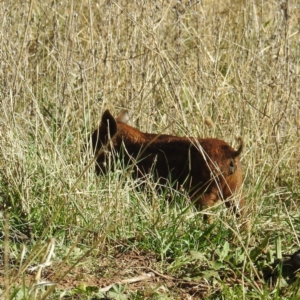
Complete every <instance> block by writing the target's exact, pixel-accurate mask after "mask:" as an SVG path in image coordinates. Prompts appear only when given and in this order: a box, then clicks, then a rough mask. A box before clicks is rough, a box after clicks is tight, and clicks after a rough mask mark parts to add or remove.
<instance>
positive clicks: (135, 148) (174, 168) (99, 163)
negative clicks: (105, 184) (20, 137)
mask: <svg viewBox="0 0 300 300" xmlns="http://www.w3.org/2000/svg"><path fill="white" fill-rule="evenodd" d="M128 120H129V117H128V112H127V111H123V112H122V113H121V114H120V115H119V116H117V117H116V118H114V117H113V116H112V115H111V113H110V112H109V110H106V111H105V112H104V113H103V115H102V119H101V123H100V126H99V128H98V129H96V130H95V131H94V132H93V134H92V138H91V139H92V147H93V151H94V153H95V155H96V156H97V159H96V172H97V174H101V173H106V172H107V171H108V169H109V168H113V167H114V166H113V159H111V160H110V162H109V156H110V155H111V153H112V152H115V153H117V155H119V157H120V158H121V159H122V160H123V161H124V163H125V165H127V164H131V165H133V175H134V176H135V177H143V176H144V175H145V174H149V173H150V172H153V175H154V177H155V178H156V179H157V180H158V181H159V182H160V183H161V184H165V183H166V182H167V181H168V182H170V183H173V184H174V186H175V187H176V186H177V187H183V188H184V189H185V190H187V191H188V193H189V196H190V198H191V200H192V201H193V202H194V204H195V205H196V207H197V208H199V209H201V208H203V207H207V206H212V205H214V204H215V203H216V202H217V201H218V200H219V199H221V200H224V201H225V205H226V206H227V207H228V208H230V209H231V211H232V212H234V213H236V214H237V215H240V214H241V212H242V210H243V208H244V196H243V193H242V190H241V189H242V183H243V177H242V170H241V163H240V160H239V155H240V154H241V152H242V149H243V141H242V139H241V138H240V139H239V142H240V146H239V148H238V149H237V150H234V149H233V148H232V147H231V146H229V145H228V144H227V143H226V142H224V141H222V140H219V139H215V138H192V137H178V136H172V135H166V134H151V133H145V132H141V131H139V130H138V129H136V128H134V127H132V126H130V125H128V124H127V122H128Z"/></svg>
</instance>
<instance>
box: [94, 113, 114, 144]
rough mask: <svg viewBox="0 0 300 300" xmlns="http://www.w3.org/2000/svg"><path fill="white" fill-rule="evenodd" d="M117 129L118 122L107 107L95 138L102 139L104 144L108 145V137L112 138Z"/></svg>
mask: <svg viewBox="0 0 300 300" xmlns="http://www.w3.org/2000/svg"><path fill="white" fill-rule="evenodd" d="M117 130H118V127H117V122H116V120H115V119H114V117H113V116H112V115H111V113H110V111H109V110H108V109H107V110H106V111H105V112H104V113H103V115H102V119H101V124H100V127H99V130H97V131H98V132H97V136H95V138H96V139H98V140H100V141H101V143H102V145H106V144H107V141H108V138H112V137H113V136H114V135H115V134H116V133H117ZM93 142H94V141H93ZM96 143H97V142H96Z"/></svg>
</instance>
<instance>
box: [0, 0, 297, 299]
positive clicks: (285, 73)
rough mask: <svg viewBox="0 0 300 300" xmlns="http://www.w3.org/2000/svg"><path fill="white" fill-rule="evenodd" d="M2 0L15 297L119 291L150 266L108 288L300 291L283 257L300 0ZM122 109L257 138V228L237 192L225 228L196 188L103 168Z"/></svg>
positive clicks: (291, 185) (1, 119)
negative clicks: (98, 160)
mask: <svg viewBox="0 0 300 300" xmlns="http://www.w3.org/2000/svg"><path fill="white" fill-rule="evenodd" d="M0 7H1V9H0V20H1V23H0V100H1V108H2V109H1V112H0V150H1V151H0V157H1V160H0V168H1V169H0V192H1V194H0V213H1V219H0V232H1V235H2V239H1V241H0V257H1V259H2V260H1V264H0V298H1V297H3V299H7V300H8V299H46V298H48V299H50V298H51V299H58V298H59V297H63V296H65V297H67V296H68V297H70V298H68V299H75V297H77V298H76V299H104V298H103V295H104V292H101V291H100V290H99V288H100V287H103V286H105V285H108V284H110V283H114V282H119V281H120V280H123V279H125V278H130V277H135V276H138V275H139V274H141V273H143V272H144V273H145V272H147V270H148V271H149V270H150V269H151V270H152V271H153V270H154V272H156V273H155V275H156V277H155V278H156V279H155V280H152V281H151V280H150V281H142V282H139V284H136V286H132V285H130V284H127V285H126V284H125V285H123V284H120V285H115V286H114V287H113V288H112V289H110V291H109V292H107V293H106V295H107V297H110V298H111V299H125V298H126V297H127V298H126V299H199V298H201V297H206V299H252V298H253V299H296V298H293V297H299V292H298V289H299V288H298V279H297V276H296V277H295V278H294V279H293V280H294V281H295V282H292V281H293V280H291V281H289V278H288V279H287V277H293V274H289V276H280V275H282V274H281V273H280V272H279V273H280V274H279V275H278V274H277V273H276V271H274V270H275V269H276V267H274V266H273V265H272V263H273V262H274V259H275V258H281V256H282V254H292V253H293V252H295V251H296V250H297V249H299V230H300V224H299V216H300V214H299V213H300V212H299V208H298V202H299V200H300V199H299V198H300V182H299V172H300V154H299V147H300V142H299V141H300V139H299V135H300V121H299V120H300V113H299V112H300V104H299V103H300V102H299V90H300V89H299V87H300V84H299V70H300V64H299V62H300V46H299V45H300V44H299V1H296V0H290V1H274V0H273V1H272V0H269V1H268V0H266V1H256V0H252V1H250V0H244V1H238V0H235V1H229V0H228V1H215V0H203V1H136V0H133V1H122V0H121V1H90V0H83V1H78V0H71V1H65V0H63V1H33V0H31V1H29V2H26V1H21V2H20V3H18V2H14V1H8V0H6V1H3V2H2V3H1V4H0ZM106 108H109V109H110V110H111V112H112V113H113V114H114V115H117V114H118V112H119V111H120V110H121V109H123V108H127V109H129V110H130V113H131V123H132V124H133V125H134V126H136V127H138V128H139V129H140V130H142V131H147V132H153V133H161V132H163V133H170V134H176V135H182V136H183V135H189V136H200V137H218V138H221V139H224V140H225V141H227V142H228V143H229V144H231V145H233V146H234V147H236V146H237V142H236V137H239V136H241V137H242V138H243V140H244V142H245V145H246V147H245V150H244V152H243V154H242V157H241V159H242V164H243V169H244V175H245V182H244V191H245V195H246V198H247V210H248V219H249V220H250V221H251V222H252V230H251V234H250V235H248V236H247V235H246V234H244V233H242V232H241V231H240V226H239V222H238V220H236V219H235V218H234V217H233V216H232V215H230V213H229V212H228V211H227V210H226V209H224V207H223V205H219V206H218V208H216V209H212V210H210V211H209V213H211V214H214V215H215V218H214V219H215V221H214V224H213V225H209V224H206V223H203V221H202V215H203V213H202V212H197V211H195V209H194V208H193V206H192V205H191V203H190V200H189V199H188V197H187V196H186V194H184V192H183V193H181V192H178V191H175V190H173V189H172V188H171V187H169V188H167V189H165V191H164V192H163V193H158V192H157V189H156V185H157V184H158V183H157V182H154V181H153V180H152V179H151V178H146V179H145V182H139V181H135V180H133V179H132V178H131V177H130V176H129V175H128V172H126V170H125V171H124V168H121V167H120V168H119V169H118V170H117V171H116V172H114V173H109V174H107V175H106V176H102V177H97V176H96V175H95V174H94V168H93V166H92V167H90V168H88V169H87V168H86V166H87V165H88V163H89V161H90V159H91V158H90V157H89V155H88V153H86V154H84V155H82V153H81V149H82V146H83V145H84V144H85V143H86V142H87V141H88V137H89V133H90V132H91V131H92V130H93V129H94V128H95V127H96V126H97V125H98V123H99V121H100V117H101V114H102V112H103V111H104V110H105V109H106ZM208 120H210V121H208ZM211 122H213V124H214V126H210V124H211ZM207 125H208V126H207ZM166 198H168V199H172V200H171V201H166V200H165V199H166ZM132 253H134V254H135V255H136V256H139V257H140V261H139V262H142V261H143V263H140V265H139V263H135V265H134V267H132V268H130V267H128V268H129V269H128V270H127V268H126V266H128V265H130V263H129V262H131V261H135V262H136V260H135V259H136V258H133V257H134V256H132ZM129 254H130V255H129ZM120 255H128V256H126V259H128V261H127V260H126V259H125V258H124V257H123V256H122V257H123V258H122V259H123V260H122V261H123V262H124V261H126V266H125V267H124V266H122V267H120V266H121V259H120ZM128 257H130V258H128ZM147 257H148V258H147ZM147 259H148V260H147ZM146 261H147V262H148V263H147V267H146V263H145V262H146ZM147 268H148V269H147ZM268 268H269V269H270V272H271V271H273V273H272V274H273V277H272V278H273V282H272V283H270V281H269V280H267V279H266V278H264V277H266V275H265V274H266V272H267V271H266V270H269V269H268ZM273 268H274V269H273ZM125 271H126V272H127V271H128V272H127V273H126V272H125ZM149 272H150V271H149ZM270 272H269V273H270ZM79 274H81V275H80V276H79ZM158 274H160V275H158ZM274 274H277V275H278V276H277V275H276V276H275V275H274ZM278 277H282V279H281V280H279V279H278ZM70 278H73V279H72V280H71V279H70ZM74 278H75V279H74ZM2 279H3V280H2ZM96 279H97V280H98V281H95V280H96ZM188 281H191V282H193V283H195V282H196V283H197V282H198V283H199V285H196V284H195V285H193V286H192V285H191V284H190V285H188V284H186V282H188ZM182 282H185V284H183V283H182ZM171 283H172V284H171ZM49 285H50V286H49ZM297 295H298V296H297ZM71 297H74V298H71ZM80 297H81V298H80ZM101 297H102V298H101ZM122 297H123V298H122ZM189 297H190V298H189Z"/></svg>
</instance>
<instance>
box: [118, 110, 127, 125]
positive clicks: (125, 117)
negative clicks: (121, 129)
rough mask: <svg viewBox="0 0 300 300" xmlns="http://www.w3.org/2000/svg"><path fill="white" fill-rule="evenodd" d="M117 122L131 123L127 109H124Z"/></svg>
mask: <svg viewBox="0 0 300 300" xmlns="http://www.w3.org/2000/svg"><path fill="white" fill-rule="evenodd" d="M116 121H117V122H121V123H128V122H129V112H128V110H127V109H123V110H122V111H121V112H120V114H119V115H118V116H117V117H116Z"/></svg>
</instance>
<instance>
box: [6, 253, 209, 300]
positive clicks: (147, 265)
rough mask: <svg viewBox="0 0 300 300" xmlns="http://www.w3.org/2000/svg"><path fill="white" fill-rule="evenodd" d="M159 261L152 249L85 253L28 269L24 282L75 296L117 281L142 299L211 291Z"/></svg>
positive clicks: (106, 290)
mask: <svg viewBox="0 0 300 300" xmlns="http://www.w3.org/2000/svg"><path fill="white" fill-rule="evenodd" d="M160 265H161V263H160V262H159V261H158V259H157V256H156V255H155V254H154V253H150V252H148V253H143V252H137V251H131V252H127V253H117V254H115V255H111V256H104V255H98V256H96V257H95V256H93V257H92V258H91V257H86V258H85V259H84V260H82V261H80V262H79V263H78V264H77V265H75V266H74V267H73V268H72V264H67V263H61V262H59V261H56V262H53V263H52V264H51V265H50V266H48V267H45V268H43V271H42V272H41V276H37V274H38V273H37V270H34V271H33V272H29V271H26V273H25V279H26V280H25V282H26V284H27V285H28V286H32V284H34V283H36V282H41V281H47V282H51V283H55V285H56V286H55V289H56V291H61V292H63V291H64V292H67V294H68V293H69V294H72V295H73V296H74V295H76V293H77V292H80V291H81V293H83V292H84V291H87V290H92V291H95V292H99V291H101V289H103V290H102V291H103V293H104V294H106V295H108V296H109V293H110V291H111V290H112V289H113V286H116V285H118V284H119V285H122V286H123V289H122V293H124V294H127V295H128V294H130V293H131V292H134V291H135V292H137V291H138V292H139V295H140V296H142V297H143V298H140V299H147V298H150V297H151V296H153V295H155V294H163V295H165V296H172V298H174V297H175V298H174V299H203V298H205V296H206V295H207V294H208V293H209V290H210V287H209V285H208V283H207V282H206V281H205V280H201V281H200V282H194V281H190V280H184V279H181V278H176V277H173V276H170V275H166V274H164V272H163V271H162V270H160ZM70 268H71V270H70ZM22 280H23V279H22V276H19V279H18V280H17V281H16V282H15V283H14V286H18V284H22ZM0 282H4V277H3V274H0ZM73 296H72V297H73ZM70 299H74V298H70ZM95 299H101V298H95ZM106 299H114V298H110V297H108V298H106Z"/></svg>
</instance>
